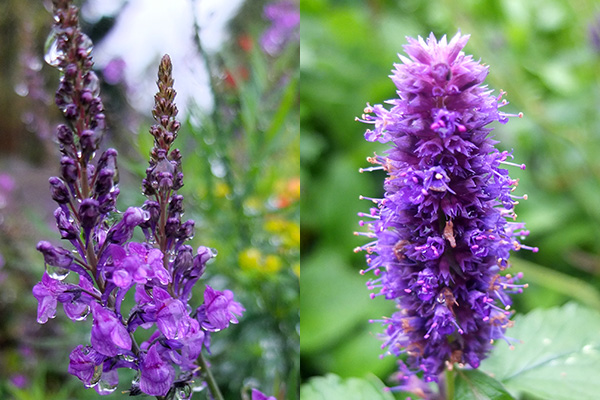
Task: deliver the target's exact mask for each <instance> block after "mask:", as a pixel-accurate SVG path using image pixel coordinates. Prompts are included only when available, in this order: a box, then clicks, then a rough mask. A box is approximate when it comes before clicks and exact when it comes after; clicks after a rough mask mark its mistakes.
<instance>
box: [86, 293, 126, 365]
mask: <svg viewBox="0 0 600 400" xmlns="http://www.w3.org/2000/svg"><path fill="white" fill-rule="evenodd" d="M92 315H93V316H94V323H93V325H92V346H93V347H94V350H96V351H97V352H98V353H100V354H104V355H106V356H109V357H114V356H116V355H119V354H125V353H129V350H131V345H132V342H131V336H130V335H129V332H128V331H127V329H126V328H125V326H123V323H122V322H121V321H120V319H119V318H118V317H117V316H116V315H115V313H114V312H113V311H110V310H107V309H106V308H104V307H103V306H101V305H100V304H98V303H97V302H94V303H92Z"/></svg>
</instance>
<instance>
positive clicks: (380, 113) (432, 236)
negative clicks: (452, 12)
mask: <svg viewBox="0 0 600 400" xmlns="http://www.w3.org/2000/svg"><path fill="white" fill-rule="evenodd" d="M468 39H469V36H463V35H461V34H460V33H458V34H457V35H456V36H454V37H453V38H452V39H451V40H450V42H449V43H448V42H447V40H446V37H445V36H444V37H443V38H442V39H441V40H440V41H439V42H438V41H437V40H436V38H435V37H434V36H433V34H432V35H430V36H429V38H428V39H427V40H426V41H425V40H423V39H422V38H420V37H419V38H418V40H415V39H412V38H407V40H408V45H406V46H405V47H404V49H405V51H406V53H407V54H408V57H405V56H400V59H401V61H402V63H400V64H396V65H395V70H394V71H393V75H392V81H393V82H394V84H395V85H396V88H397V93H398V96H399V97H398V98H395V99H392V100H389V101H387V102H386V103H388V104H391V108H390V109H389V110H387V109H385V108H384V107H383V106H382V105H375V106H369V105H367V108H366V109H365V115H363V118H362V119H361V121H362V122H365V123H369V124H372V125H373V129H369V130H367V132H366V133H365V138H366V139H367V140H368V141H379V142H382V143H389V144H390V148H389V149H388V150H387V151H386V155H385V156H378V155H375V156H374V157H370V158H368V160H369V161H370V162H371V163H372V164H375V166H374V167H371V168H368V169H366V170H375V169H380V170H384V171H386V172H387V174H388V177H387V178H386V180H385V183H384V189H385V196H384V198H383V199H369V200H371V201H373V202H374V203H375V204H376V207H374V208H371V210H370V212H369V213H368V214H367V213H360V214H359V215H361V216H364V217H367V218H369V221H368V222H363V221H361V225H366V226H367V227H368V228H369V232H367V233H362V234H364V235H365V236H367V237H370V238H372V239H374V240H373V241H372V242H370V243H368V244H366V245H364V246H362V247H360V248H358V249H357V250H366V251H367V252H368V254H367V256H366V259H367V264H368V266H369V267H368V268H367V270H366V271H372V272H374V274H375V278H373V279H372V280H370V281H369V282H368V287H369V288H370V289H371V290H376V292H375V293H372V295H371V297H375V296H384V297H385V298H386V299H389V300H394V301H395V302H396V303H397V305H398V308H399V309H400V311H399V312H397V313H395V314H394V315H393V316H392V317H391V318H385V319H384V320H382V321H379V322H381V323H382V324H383V326H384V327H385V335H384V336H385V344H384V347H387V349H388V351H389V353H391V354H393V355H396V356H399V355H400V354H402V353H406V355H407V358H406V362H400V369H399V376H400V378H401V380H402V382H404V384H405V385H406V384H409V383H410V382H413V380H414V379H413V376H414V374H416V373H417V372H422V373H423V375H424V378H425V380H426V381H436V380H437V379H438V375H439V374H440V373H441V372H442V371H443V369H444V368H445V365H446V363H451V364H452V363H463V364H469V365H471V366H472V367H473V368H477V367H478V366H479V362H480V360H481V359H483V358H484V357H486V355H487V354H488V352H489V350H490V347H491V344H490V343H491V342H492V341H493V340H496V339H499V338H503V337H504V331H505V329H506V328H507V327H508V326H510V324H511V321H510V320H509V316H510V314H511V312H510V311H506V310H508V309H509V307H510V304H511V300H510V297H509V296H508V293H513V292H519V291H521V290H522V288H523V287H524V286H525V285H516V284H515V282H516V280H518V279H519V278H520V274H519V275H517V276H516V277H513V276H511V275H505V274H502V271H503V270H504V269H506V268H507V267H508V257H509V252H510V250H519V249H521V248H526V249H531V250H534V251H537V249H534V248H530V247H528V246H525V245H523V244H521V243H520V242H519V240H518V239H517V238H518V237H520V236H525V235H527V233H528V232H527V231H524V230H522V229H523V226H524V225H523V224H521V223H516V222H508V221H507V218H512V217H514V216H515V215H514V213H513V211H512V209H513V207H514V205H515V204H516V203H517V201H516V199H518V198H526V197H517V196H515V195H513V194H512V191H513V190H514V188H515V186H516V183H517V181H515V180H512V179H511V178H510V177H509V176H508V171H507V170H506V169H502V168H501V166H502V165H516V164H512V163H510V162H507V161H506V159H507V157H508V156H509V155H508V154H507V153H501V152H499V151H498V150H497V149H496V148H495V147H494V144H495V142H494V141H493V140H492V139H491V138H490V137H489V134H490V132H491V128H489V127H488V124H490V123H491V122H493V121H500V122H502V123H505V122H506V121H507V119H508V117H509V116H516V115H512V114H506V113H503V112H501V111H499V108H500V107H501V106H503V105H505V104H506V102H505V101H502V102H501V101H500V100H501V97H502V95H503V94H504V93H501V94H500V96H493V95H492V94H491V91H490V90H489V89H487V87H486V86H484V85H483V81H484V79H485V77H486V76H487V73H488V69H487V67H486V66H484V65H482V64H480V63H479V62H476V61H474V60H473V57H472V56H467V55H465V54H464V53H463V52H462V49H463V47H464V46H465V45H466V43H467V40H468ZM499 102H500V104H499ZM519 116H521V115H519ZM401 386H402V385H401Z"/></svg>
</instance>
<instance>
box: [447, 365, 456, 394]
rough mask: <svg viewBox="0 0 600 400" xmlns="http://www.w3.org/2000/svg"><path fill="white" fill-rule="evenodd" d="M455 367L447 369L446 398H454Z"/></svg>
mask: <svg viewBox="0 0 600 400" xmlns="http://www.w3.org/2000/svg"><path fill="white" fill-rule="evenodd" d="M455 376H456V374H455V373H454V368H452V369H450V368H447V369H446V400H454V378H455Z"/></svg>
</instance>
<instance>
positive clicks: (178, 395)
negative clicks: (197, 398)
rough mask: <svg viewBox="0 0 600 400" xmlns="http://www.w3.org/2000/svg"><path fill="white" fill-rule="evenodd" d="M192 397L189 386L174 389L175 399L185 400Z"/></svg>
mask: <svg viewBox="0 0 600 400" xmlns="http://www.w3.org/2000/svg"><path fill="white" fill-rule="evenodd" d="M191 396H192V388H191V387H190V385H183V386H182V387H178V388H177V389H175V399H177V400H187V399H189V398H190V397H191Z"/></svg>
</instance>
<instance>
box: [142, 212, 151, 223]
mask: <svg viewBox="0 0 600 400" xmlns="http://www.w3.org/2000/svg"><path fill="white" fill-rule="evenodd" d="M142 218H143V219H144V222H146V221H148V220H149V219H150V213H149V212H148V211H143V212H142Z"/></svg>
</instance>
